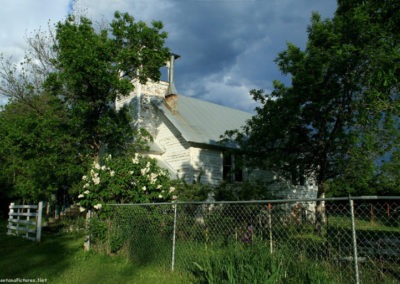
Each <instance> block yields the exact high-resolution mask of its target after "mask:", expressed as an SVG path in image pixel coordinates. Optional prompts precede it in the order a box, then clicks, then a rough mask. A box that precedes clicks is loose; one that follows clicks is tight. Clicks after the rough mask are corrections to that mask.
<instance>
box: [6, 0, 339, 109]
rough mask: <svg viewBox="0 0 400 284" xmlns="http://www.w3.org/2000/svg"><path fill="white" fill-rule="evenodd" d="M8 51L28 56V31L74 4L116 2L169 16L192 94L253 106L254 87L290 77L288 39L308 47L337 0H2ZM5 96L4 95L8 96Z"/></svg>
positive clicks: (148, 14) (89, 9) (184, 83)
mask: <svg viewBox="0 0 400 284" xmlns="http://www.w3.org/2000/svg"><path fill="white" fill-rule="evenodd" d="M0 2H1V5H2V9H1V10H0V17H1V19H2V25H1V28H0V53H2V54H3V55H5V56H12V57H13V59H14V60H15V61H18V60H20V59H21V58H22V57H23V54H24V50H25V46H26V45H25V38H26V36H29V35H31V34H33V33H34V31H35V30H37V29H39V28H41V29H42V30H45V29H46V27H47V23H48V22H49V20H50V22H51V23H56V22H58V21H60V20H63V19H64V18H65V17H66V15H67V14H68V13H69V12H71V10H72V9H73V10H75V11H78V12H79V13H81V14H84V15H86V16H88V17H90V18H92V19H93V20H94V21H95V22H99V23H103V22H106V21H109V20H110V19H111V18H112V16H113V13H114V11H115V10H119V11H122V12H129V13H130V14H131V15H132V16H134V17H135V19H137V20H143V21H146V22H148V23H149V22H151V21H152V20H161V21H162V22H163V23H164V29H165V31H167V32H168V34H169V37H168V40H167V46H168V47H170V48H171V50H172V51H173V52H174V53H177V54H179V55H181V58H180V59H179V60H178V61H177V62H176V63H175V85H176V88H177V90H178V92H179V93H180V94H182V95H186V96H194V97H197V98H200V99H204V100H208V101H212V102H215V103H218V104H222V105H226V106H230V107H234V108H238V109H242V110H245V111H250V112H251V111H252V110H253V108H254V106H255V105H254V102H253V101H252V99H251V97H250V96H249V95H248V93H249V90H250V89H253V88H257V89H259V88H262V89H265V90H266V91H267V92H268V91H270V90H271V88H272V81H273V80H275V79H279V80H282V79H283V78H282V77H281V74H280V72H279V70H278V68H277V66H276V65H275V63H274V62H273V60H274V59H275V58H276V56H277V54H278V52H280V51H282V50H284V49H285V47H286V43H287V42H292V43H294V44H296V45H299V46H301V47H304V45H305V42H306V39H307V34H306V29H307V26H308V24H309V22H310V17H311V13H312V12H313V11H317V12H319V13H320V14H321V15H322V16H323V17H324V18H326V17H329V18H330V17H332V16H333V14H334V11H335V9H336V0H114V1H110V0H76V1H69V0H57V1H54V0H35V1H32V0H0ZM1 100H2V101H3V102H4V99H1V98H0V101H1Z"/></svg>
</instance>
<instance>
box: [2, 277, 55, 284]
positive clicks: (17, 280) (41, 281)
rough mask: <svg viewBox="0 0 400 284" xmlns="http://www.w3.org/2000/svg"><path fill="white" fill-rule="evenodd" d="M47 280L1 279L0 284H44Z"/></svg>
mask: <svg viewBox="0 0 400 284" xmlns="http://www.w3.org/2000/svg"><path fill="white" fill-rule="evenodd" d="M46 282H47V278H3V279H0V283H46Z"/></svg>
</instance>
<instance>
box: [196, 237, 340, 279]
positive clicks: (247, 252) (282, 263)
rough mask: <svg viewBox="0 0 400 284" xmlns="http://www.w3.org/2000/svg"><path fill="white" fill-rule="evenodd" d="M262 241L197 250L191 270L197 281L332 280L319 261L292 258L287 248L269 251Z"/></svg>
mask: <svg viewBox="0 0 400 284" xmlns="http://www.w3.org/2000/svg"><path fill="white" fill-rule="evenodd" d="M268 250H269V248H268V247H267V246H263V245H262V244H259V245H256V246H244V245H232V246H231V247H229V248H226V249H224V250H216V251H210V252H208V253H206V254H201V255H199V257H198V260H197V261H195V262H193V265H192V267H191V269H190V270H191V271H192V273H193V274H194V275H195V276H196V277H197V278H198V279H199V282H200V283H210V284H211V283H334V280H332V278H331V275H329V272H328V271H327V270H326V269H325V268H324V267H323V265H320V264H317V263H313V262H311V261H309V260H307V259H301V258H293V257H291V256H290V253H289V252H285V251H280V252H276V253H274V254H270V253H269V251H268Z"/></svg>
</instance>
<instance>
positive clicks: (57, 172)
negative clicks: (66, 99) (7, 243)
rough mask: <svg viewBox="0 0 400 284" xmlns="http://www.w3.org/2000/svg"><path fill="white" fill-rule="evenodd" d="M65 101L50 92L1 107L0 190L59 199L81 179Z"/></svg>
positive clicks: (22, 197)
mask: <svg viewBox="0 0 400 284" xmlns="http://www.w3.org/2000/svg"><path fill="white" fill-rule="evenodd" d="M70 130H71V125H70V124H69V119H68V116H67V111H66V108H65V106H64V105H63V104H62V103H61V101H60V100H59V99H58V98H56V97H53V96H49V95H41V96H35V97H32V98H31V99H30V100H29V104H27V103H26V100H23V101H15V100H14V101H13V102H11V103H9V104H7V105H6V106H5V107H4V109H3V110H2V111H0V160H1V164H0V172H1V173H0V180H2V181H3V184H2V185H1V188H0V191H1V192H2V193H3V194H4V196H7V197H9V198H11V199H13V200H19V201H22V202H37V201H39V200H50V198H51V195H53V194H54V195H55V196H56V197H57V199H58V200H60V199H61V198H63V197H64V195H66V194H67V191H68V189H69V187H71V186H72V185H73V184H74V183H77V182H79V180H80V177H81V176H82V174H83V173H84V169H85V164H86V162H87V161H86V160H85V158H84V157H82V155H81V154H80V153H79V147H77V146H78V145H77V143H76V139H75V137H73V136H72V135H71V134H70V133H71V131H70Z"/></svg>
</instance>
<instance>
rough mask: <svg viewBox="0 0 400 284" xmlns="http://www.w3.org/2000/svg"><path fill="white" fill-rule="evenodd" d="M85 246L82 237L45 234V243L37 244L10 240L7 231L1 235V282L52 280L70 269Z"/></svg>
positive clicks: (22, 240) (21, 240) (21, 239)
mask: <svg viewBox="0 0 400 284" xmlns="http://www.w3.org/2000/svg"><path fill="white" fill-rule="evenodd" d="M1 223H2V225H3V224H4V223H3V222H1ZM1 227H2V228H5V226H1ZM82 243H83V236H82V235H78V234H64V235H61V234H55V233H45V234H44V235H43V238H42V241H41V242H40V243H37V242H34V241H30V240H26V239H23V238H21V237H15V236H7V235H6V232H5V231H3V233H1V234H0V251H1V255H2V257H1V258H0V267H1V270H0V279H4V278H8V279H15V278H29V279H37V278H46V279H48V280H50V279H51V278H53V277H56V276H57V275H60V274H62V273H63V271H65V270H66V269H68V267H69V266H70V265H71V262H72V261H73V259H74V256H75V255H76V253H77V252H78V251H79V250H82Z"/></svg>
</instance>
